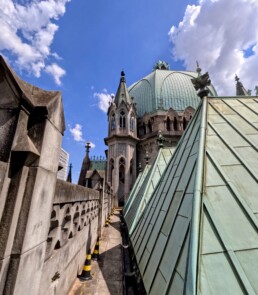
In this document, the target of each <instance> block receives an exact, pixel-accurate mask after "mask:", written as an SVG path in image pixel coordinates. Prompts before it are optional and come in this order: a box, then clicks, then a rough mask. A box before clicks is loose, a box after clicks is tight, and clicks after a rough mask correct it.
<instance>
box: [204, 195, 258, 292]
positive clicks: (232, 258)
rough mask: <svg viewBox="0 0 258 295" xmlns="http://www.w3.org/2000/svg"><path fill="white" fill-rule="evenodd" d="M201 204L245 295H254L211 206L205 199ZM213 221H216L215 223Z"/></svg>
mask: <svg viewBox="0 0 258 295" xmlns="http://www.w3.org/2000/svg"><path fill="white" fill-rule="evenodd" d="M203 203H204V206H205V209H206V211H207V213H208V215H209V217H210V219H211V222H212V224H213V226H214V228H215V230H216V232H217V234H218V236H219V239H220V242H221V243H222V244H223V246H224V248H225V249H226V250H227V254H228V258H229V260H230V262H231V265H232V266H233V268H234V269H235V271H236V273H237V275H238V277H239V278H240V280H241V285H242V286H243V287H244V288H245V290H246V292H247V294H250V295H255V292H254V289H253V287H252V286H251V283H250V281H249V280H248V278H247V276H246V274H245V272H244V270H243V268H242V266H241V264H240V262H239V260H238V259H237V256H236V254H235V251H234V250H233V249H232V247H231V245H230V243H229V241H228V240H227V238H226V236H227V235H226V233H225V232H224V229H223V227H222V226H221V224H220V221H218V219H217V220H216V217H215V213H213V209H212V207H211V204H210V202H209V200H208V198H207V197H206V198H204V200H203ZM214 220H216V222H215V221H214Z"/></svg>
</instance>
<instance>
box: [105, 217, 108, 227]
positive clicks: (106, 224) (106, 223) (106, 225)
mask: <svg viewBox="0 0 258 295" xmlns="http://www.w3.org/2000/svg"><path fill="white" fill-rule="evenodd" d="M108 226H109V220H108V219H106V222H105V227H108Z"/></svg>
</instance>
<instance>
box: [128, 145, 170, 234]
mask: <svg viewBox="0 0 258 295" xmlns="http://www.w3.org/2000/svg"><path fill="white" fill-rule="evenodd" d="M174 150H175V147H171V148H162V149H159V152H158V155H157V157H156V160H155V162H154V163H153V165H152V166H151V169H150V170H149V172H148V175H147V176H146V177H145V179H144V181H143V183H142V185H141V187H140V189H139V190H138V192H137V194H135V198H134V199H133V201H132V204H131V206H130V209H129V210H128V211H127V212H126V214H125V215H124V218H125V221H126V225H127V228H128V232H129V234H130V233H131V232H132V231H133V229H134V227H135V225H136V224H137V222H138V220H139V218H140V217H141V215H142V212H143V211H144V208H145V207H146V204H147V203H148V202H149V199H150V197H151V194H152V193H153V191H154V189H155V187H156V185H157V184H158V182H159V180H160V177H161V175H162V173H163V171H164V170H165V168H166V166H167V164H168V162H169V160H170V159H171V157H172V154H173V152H174Z"/></svg>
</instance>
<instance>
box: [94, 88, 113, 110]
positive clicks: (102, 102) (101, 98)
mask: <svg viewBox="0 0 258 295" xmlns="http://www.w3.org/2000/svg"><path fill="white" fill-rule="evenodd" d="M103 91H104V92H101V93H97V92H95V93H94V94H93V96H94V97H97V99H98V107H99V108H100V109H101V110H102V111H103V112H105V113H106V112H107V110H108V107H109V102H110V101H112V96H114V93H111V94H108V93H107V90H106V89H105V88H104V89H103Z"/></svg>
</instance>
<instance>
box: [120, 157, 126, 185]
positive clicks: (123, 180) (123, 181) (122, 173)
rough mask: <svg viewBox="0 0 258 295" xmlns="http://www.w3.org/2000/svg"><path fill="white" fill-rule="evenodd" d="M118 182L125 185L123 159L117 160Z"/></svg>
mask: <svg viewBox="0 0 258 295" xmlns="http://www.w3.org/2000/svg"><path fill="white" fill-rule="evenodd" d="M119 182H121V183H125V159H124V158H120V160H119Z"/></svg>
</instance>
